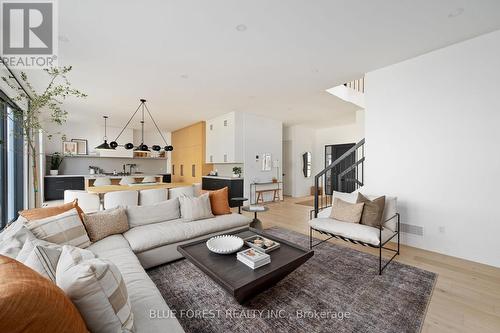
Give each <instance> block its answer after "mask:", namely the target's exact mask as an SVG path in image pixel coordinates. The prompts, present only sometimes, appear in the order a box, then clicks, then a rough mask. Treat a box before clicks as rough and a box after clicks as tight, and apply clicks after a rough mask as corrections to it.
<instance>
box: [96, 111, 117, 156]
mask: <svg viewBox="0 0 500 333" xmlns="http://www.w3.org/2000/svg"><path fill="white" fill-rule="evenodd" d="M102 117H103V118H104V138H103V139H104V142H103V143H101V144H100V145H99V146H97V147H95V150H114V149H115V148H112V147H111V146H110V144H109V143H108V137H107V125H108V124H107V122H108V118H109V117H108V116H102Z"/></svg>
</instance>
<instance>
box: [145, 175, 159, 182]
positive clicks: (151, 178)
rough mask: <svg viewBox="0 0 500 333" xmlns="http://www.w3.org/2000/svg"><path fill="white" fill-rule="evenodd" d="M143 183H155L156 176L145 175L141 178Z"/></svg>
mask: <svg viewBox="0 0 500 333" xmlns="http://www.w3.org/2000/svg"><path fill="white" fill-rule="evenodd" d="M142 182H143V183H156V177H154V176H146V177H144V179H143V180H142Z"/></svg>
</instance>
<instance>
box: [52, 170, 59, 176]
mask: <svg viewBox="0 0 500 333" xmlns="http://www.w3.org/2000/svg"><path fill="white" fill-rule="evenodd" d="M58 174H59V170H50V175H51V176H57V175H58Z"/></svg>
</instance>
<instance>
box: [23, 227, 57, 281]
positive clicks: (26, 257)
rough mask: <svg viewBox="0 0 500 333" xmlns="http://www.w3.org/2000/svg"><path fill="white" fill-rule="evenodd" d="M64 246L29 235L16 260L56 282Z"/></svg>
mask: <svg viewBox="0 0 500 333" xmlns="http://www.w3.org/2000/svg"><path fill="white" fill-rule="evenodd" d="M61 252H62V246H61V245H58V244H54V243H49V242H46V241H44V240H41V239H38V238H36V237H35V236H33V234H31V235H29V236H28V239H26V242H24V246H23V248H22V249H21V251H19V255H18V256H17V258H16V260H17V261H20V262H22V263H23V264H25V265H26V266H28V267H29V268H31V269H33V270H35V271H36V272H38V273H40V274H41V275H42V276H45V277H46V278H48V279H50V280H51V281H52V282H54V283H55V282H56V268H57V263H58V262H59V257H60V256H61Z"/></svg>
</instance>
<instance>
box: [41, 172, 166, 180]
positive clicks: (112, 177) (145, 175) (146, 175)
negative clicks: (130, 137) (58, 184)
mask: <svg viewBox="0 0 500 333" xmlns="http://www.w3.org/2000/svg"><path fill="white" fill-rule="evenodd" d="M45 177H48V178H64V177H83V178H85V179H96V178H101V177H108V178H110V179H122V178H123V177H134V178H144V177H163V175H157V174H149V173H135V174H132V175H128V176H120V175H103V174H98V175H88V174H87V175H57V176H52V175H47V176H45Z"/></svg>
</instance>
